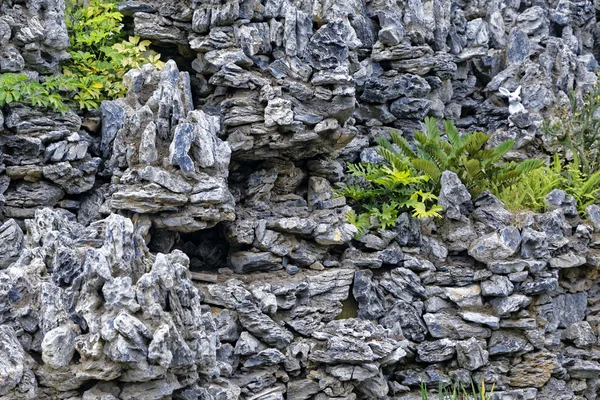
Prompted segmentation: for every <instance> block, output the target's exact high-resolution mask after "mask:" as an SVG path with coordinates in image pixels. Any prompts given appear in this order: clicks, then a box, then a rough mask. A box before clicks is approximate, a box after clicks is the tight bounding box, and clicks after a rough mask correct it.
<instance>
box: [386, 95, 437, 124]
mask: <svg viewBox="0 0 600 400" xmlns="http://www.w3.org/2000/svg"><path fill="white" fill-rule="evenodd" d="M431 105H432V102H431V100H428V99H419V98H412V97H403V98H400V99H398V100H394V101H393V102H392V104H391V105H390V112H391V113H392V114H394V116H395V117H396V118H401V119H402V118H406V119H417V120H421V119H423V118H425V116H427V113H428V112H429V109H430V108H431Z"/></svg>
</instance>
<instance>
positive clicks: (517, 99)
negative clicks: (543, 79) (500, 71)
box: [499, 85, 525, 115]
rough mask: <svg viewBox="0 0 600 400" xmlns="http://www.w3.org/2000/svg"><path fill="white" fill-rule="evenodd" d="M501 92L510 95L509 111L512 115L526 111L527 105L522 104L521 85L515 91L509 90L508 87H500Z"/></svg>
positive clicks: (506, 95)
mask: <svg viewBox="0 0 600 400" xmlns="http://www.w3.org/2000/svg"><path fill="white" fill-rule="evenodd" d="M499 91H500V94H501V95H503V96H505V97H508V113H509V114H510V115H514V114H518V113H524V112H525V107H523V104H521V86H520V85H519V87H518V88H517V90H515V91H514V92H512V93H511V92H509V91H508V90H507V89H505V88H503V87H501V88H500V89H499Z"/></svg>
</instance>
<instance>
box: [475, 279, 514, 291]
mask: <svg viewBox="0 0 600 400" xmlns="http://www.w3.org/2000/svg"><path fill="white" fill-rule="evenodd" d="M513 289H514V285H513V284H512V282H511V281H510V279H508V278H507V277H505V276H500V275H494V276H492V278H491V279H490V280H487V281H483V282H481V294H482V295H483V296H508V295H510V294H511V293H512V292H513Z"/></svg>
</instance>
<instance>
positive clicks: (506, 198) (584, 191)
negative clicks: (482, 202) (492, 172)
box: [492, 154, 600, 216]
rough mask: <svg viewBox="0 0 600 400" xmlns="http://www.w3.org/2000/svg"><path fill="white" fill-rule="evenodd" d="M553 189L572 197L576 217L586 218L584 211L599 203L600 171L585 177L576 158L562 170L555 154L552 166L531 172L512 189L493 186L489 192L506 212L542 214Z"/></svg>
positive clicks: (510, 187) (511, 187)
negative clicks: (578, 215)
mask: <svg viewBox="0 0 600 400" xmlns="http://www.w3.org/2000/svg"><path fill="white" fill-rule="evenodd" d="M554 189H561V190H564V191H565V192H566V193H567V194H569V195H571V196H573V198H574V199H575V200H576V201H577V210H578V212H579V214H580V215H581V216H585V208H586V207H587V206H589V205H590V204H594V203H596V202H598V199H599V194H600V171H596V172H594V173H592V174H591V175H587V174H585V173H584V172H583V171H582V170H581V168H580V164H579V162H578V160H577V159H575V161H573V162H571V163H569V164H568V165H567V167H566V168H563V166H562V165H561V160H560V158H559V156H558V154H555V155H554V159H553V162H552V164H550V165H545V166H544V167H542V168H540V169H537V170H533V171H531V172H530V173H529V174H527V175H526V176H523V177H522V178H521V179H520V180H519V181H518V182H517V183H515V184H514V185H512V186H509V187H504V188H502V189H499V188H498V187H496V186H494V187H492V193H493V194H494V195H495V196H497V197H498V198H499V199H500V200H501V201H502V202H504V204H505V206H506V207H507V208H508V209H509V210H513V211H521V210H531V211H534V212H544V211H545V210H546V196H547V195H548V194H549V193H550V192H551V191H552V190H554Z"/></svg>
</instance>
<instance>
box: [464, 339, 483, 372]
mask: <svg viewBox="0 0 600 400" xmlns="http://www.w3.org/2000/svg"><path fill="white" fill-rule="evenodd" d="M456 353H457V359H458V365H460V366H461V367H462V368H466V369H468V370H469V371H474V370H476V369H478V368H480V367H482V366H484V365H486V364H487V362H488V352H487V351H486V350H484V349H483V348H482V347H481V344H480V343H479V341H478V340H477V339H475V338H471V339H469V340H465V341H461V342H457V343H456Z"/></svg>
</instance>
